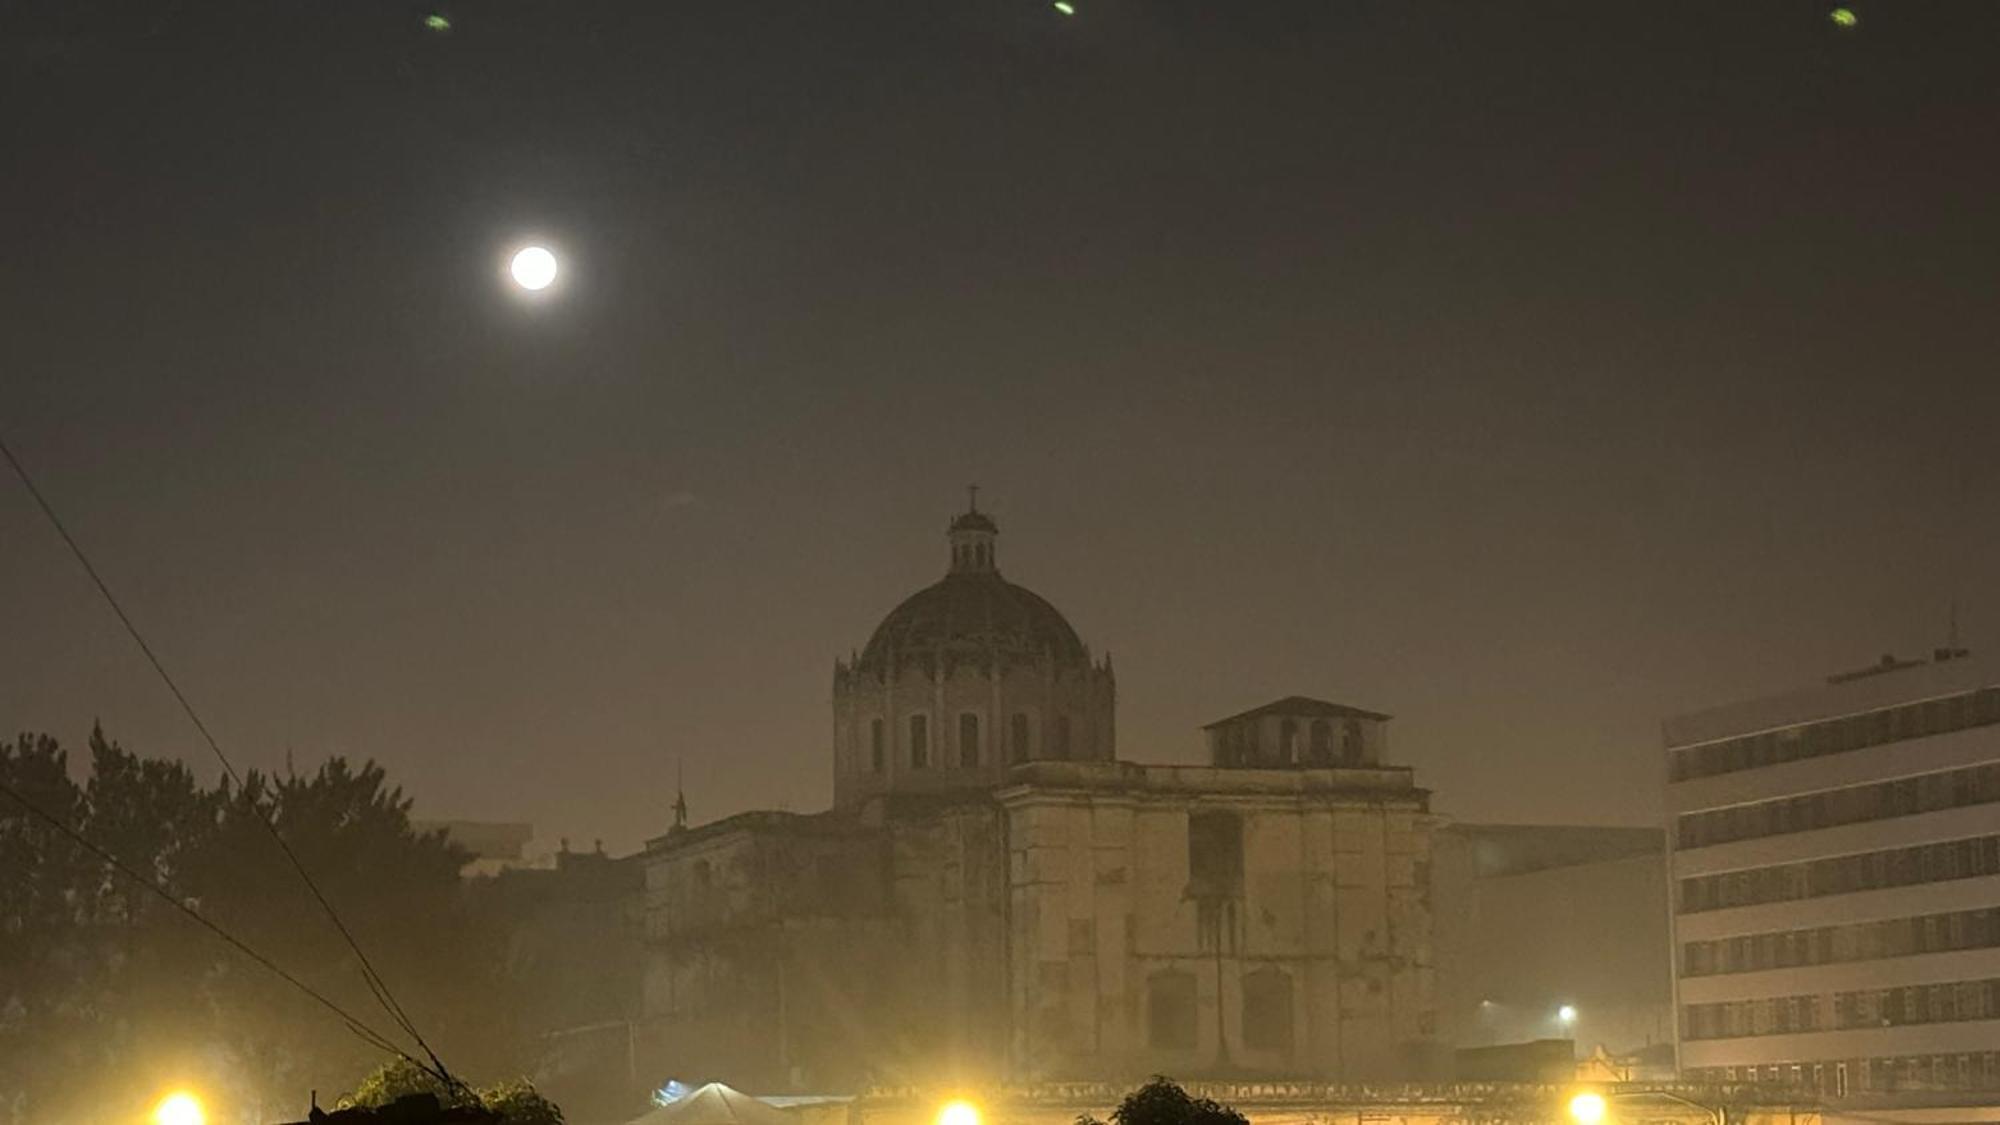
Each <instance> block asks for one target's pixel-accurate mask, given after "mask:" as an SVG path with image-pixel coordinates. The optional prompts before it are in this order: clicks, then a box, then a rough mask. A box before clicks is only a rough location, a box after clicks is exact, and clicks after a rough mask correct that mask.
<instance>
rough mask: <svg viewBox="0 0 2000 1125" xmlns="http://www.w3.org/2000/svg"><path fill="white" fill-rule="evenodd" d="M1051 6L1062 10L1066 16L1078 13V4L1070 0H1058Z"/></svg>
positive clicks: (1059, 10)
mask: <svg viewBox="0 0 2000 1125" xmlns="http://www.w3.org/2000/svg"><path fill="white" fill-rule="evenodd" d="M1049 7H1051V8H1054V9H1055V10H1056V11H1058V12H1061V13H1062V14H1063V15H1066V16H1073V15H1075V14H1076V5H1075V4H1072V3H1070V2H1069V0H1056V2H1055V3H1053V4H1051V5H1049Z"/></svg>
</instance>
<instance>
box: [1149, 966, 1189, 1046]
mask: <svg viewBox="0 0 2000 1125" xmlns="http://www.w3.org/2000/svg"><path fill="white" fill-rule="evenodd" d="M1146 1042H1147V1044H1148V1045H1149V1046H1151V1047H1153V1048H1154V1049H1156V1050H1162V1051H1192V1050H1194V1047H1195V997H1194V974H1193V973H1189V972H1183V971H1181V970H1179V969H1165V970H1162V971H1160V972H1157V973H1154V974H1152V975H1151V976H1148V977H1147V978H1146Z"/></svg>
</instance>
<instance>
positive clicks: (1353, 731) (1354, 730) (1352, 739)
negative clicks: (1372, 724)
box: [1340, 719, 1361, 765]
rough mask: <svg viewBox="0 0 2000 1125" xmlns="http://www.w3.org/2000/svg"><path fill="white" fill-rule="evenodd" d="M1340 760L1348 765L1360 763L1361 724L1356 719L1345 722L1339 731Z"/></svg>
mask: <svg viewBox="0 0 2000 1125" xmlns="http://www.w3.org/2000/svg"><path fill="white" fill-rule="evenodd" d="M1340 760H1341V761H1343V762H1346V763H1347V764H1348V765H1354V764H1356V763H1358V762H1360V761H1361V722H1360V720H1358V719H1349V720H1347V725H1346V726H1344V727H1342V728H1341V730H1340Z"/></svg>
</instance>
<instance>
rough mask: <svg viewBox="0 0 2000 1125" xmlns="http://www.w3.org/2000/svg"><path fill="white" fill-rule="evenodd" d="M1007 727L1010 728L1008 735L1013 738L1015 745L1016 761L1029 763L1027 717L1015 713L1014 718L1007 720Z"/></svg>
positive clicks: (1017, 712)
mask: <svg viewBox="0 0 2000 1125" xmlns="http://www.w3.org/2000/svg"><path fill="white" fill-rule="evenodd" d="M1007 725H1008V728H1009V730H1008V733H1009V735H1010V736H1011V737H1012V739H1013V743H1014V760H1015V761H1016V762H1025V761H1027V760H1028V717H1027V716H1026V715H1023V714H1021V713H1020V712H1019V711H1016V712H1014V717H1013V718H1011V719H1009V720H1007Z"/></svg>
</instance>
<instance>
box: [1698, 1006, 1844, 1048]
mask: <svg viewBox="0 0 2000 1125" xmlns="http://www.w3.org/2000/svg"><path fill="white" fill-rule="evenodd" d="M1824 1026H1825V1024H1824V1019H1823V1014H1822V1013H1821V1011H1820V1002H1819V997H1817V996H1771V997H1766V998H1764V999H1761V1000H1725V1001H1720V1002H1718V1003H1714V1004H1684V1005H1682V1006H1681V1038H1682V1039H1738V1038H1742V1037H1743V1036H1747V1035H1790V1034H1793V1033H1796V1032H1800V1031H1819V1030H1822V1029H1823V1027H1824Z"/></svg>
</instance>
